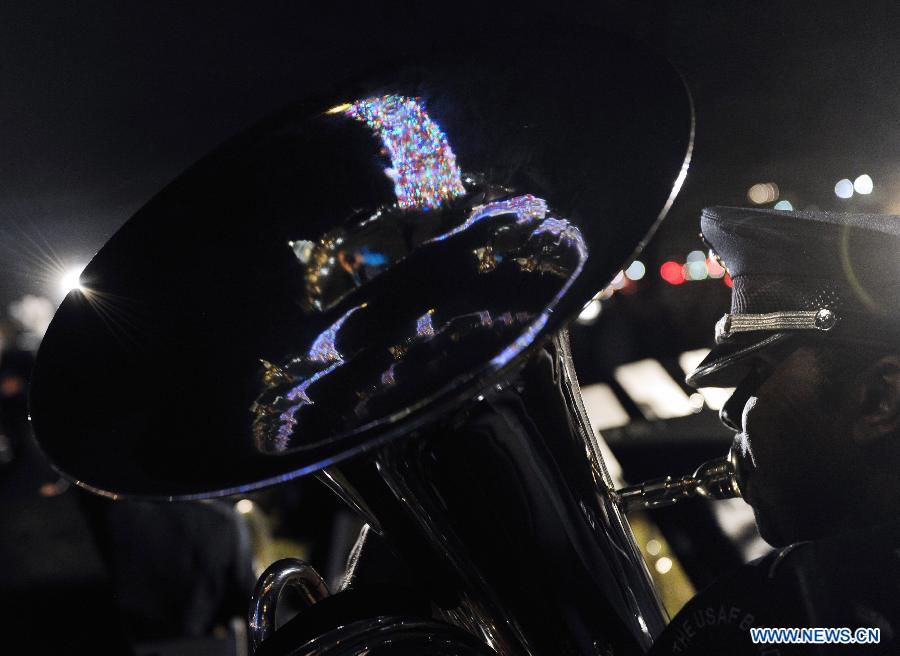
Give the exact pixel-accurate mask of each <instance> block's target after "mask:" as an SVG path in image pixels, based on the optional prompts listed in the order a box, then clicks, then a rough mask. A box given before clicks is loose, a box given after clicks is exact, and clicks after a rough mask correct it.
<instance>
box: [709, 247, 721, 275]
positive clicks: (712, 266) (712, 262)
mask: <svg viewBox="0 0 900 656" xmlns="http://www.w3.org/2000/svg"><path fill="white" fill-rule="evenodd" d="M706 270H707V271H708V272H709V277H710V278H721V277H722V276H724V275H725V267H723V266H722V265H721V264H719V260H717V259H716V258H715V256H714V255H713V254H712V251H710V253H709V257H708V258H707V260H706Z"/></svg>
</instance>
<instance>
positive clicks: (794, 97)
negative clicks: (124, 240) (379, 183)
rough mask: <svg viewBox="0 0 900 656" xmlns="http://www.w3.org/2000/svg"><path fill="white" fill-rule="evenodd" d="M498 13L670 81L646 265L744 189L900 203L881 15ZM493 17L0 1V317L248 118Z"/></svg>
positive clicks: (830, 201)
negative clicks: (650, 66) (681, 131)
mask: <svg viewBox="0 0 900 656" xmlns="http://www.w3.org/2000/svg"><path fill="white" fill-rule="evenodd" d="M511 7H514V8H511V9H509V10H508V11H511V12H515V13H516V14H517V15H519V17H521V16H523V15H525V16H527V15H529V14H531V13H533V14H534V15H535V16H539V17H540V16H544V15H546V14H552V15H553V16H554V17H555V18H556V19H557V20H559V19H563V20H572V21H575V22H580V23H591V24H598V25H612V26H614V27H616V26H617V27H618V28H619V29H622V30H623V31H626V32H631V33H633V34H635V35H637V36H639V37H640V38H642V39H644V40H646V41H648V42H650V43H651V44H653V45H654V46H656V47H657V48H659V49H661V50H663V51H664V52H666V53H668V54H669V56H670V57H671V58H672V60H673V61H674V62H675V63H676V65H677V66H678V67H679V68H680V69H681V71H682V72H683V74H684V75H685V77H686V79H687V81H688V83H689V86H690V87H691V89H692V91H693V94H694V97H695V102H696V105H697V143H696V151H695V157H694V162H693V165H692V169H691V171H690V174H689V176H688V179H687V183H686V185H685V187H684V190H683V192H682V194H681V196H680V198H679V200H678V201H677V202H676V205H675V207H674V208H673V211H672V213H671V215H670V217H669V219H668V220H667V222H666V224H664V227H663V229H662V230H661V232H660V234H659V235H658V238H657V239H656V240H654V242H653V243H652V244H651V247H650V249H649V252H648V254H647V259H648V261H649V262H658V261H660V260H661V258H664V257H668V256H670V255H674V256H680V257H683V255H684V253H686V252H687V250H690V249H691V248H693V247H694V246H695V245H696V242H695V235H696V226H697V216H698V213H699V210H700V208H701V207H703V206H704V205H708V204H716V203H731V204H735V203H744V202H746V200H745V197H744V194H745V193H746V190H747V188H748V187H749V186H750V185H751V184H752V183H754V182H759V181H766V180H775V181H776V182H778V184H779V185H780V186H781V189H782V192H783V196H784V197H787V198H789V199H790V200H792V201H793V202H794V204H795V206H796V207H798V208H802V207H804V206H806V205H809V204H816V205H818V206H819V207H822V208H823V209H837V208H838V207H840V206H839V205H838V203H839V202H840V201H837V200H836V199H835V197H834V194H833V192H832V189H833V186H834V183H835V181H836V180H837V179H839V178H842V177H850V178H851V179H852V178H853V177H855V176H856V175H858V174H860V173H863V172H868V173H870V174H871V175H872V177H873V178H874V179H875V184H876V191H875V193H874V194H872V196H871V197H868V198H866V199H863V201H859V200H854V201H851V202H850V204H846V205H843V207H855V208H857V209H859V208H870V209H874V210H881V211H886V210H890V209H896V210H898V211H900V186H898V185H900V176H898V175H897V174H896V173H895V170H896V169H897V166H896V165H895V163H896V162H897V161H898V159H900V158H898V156H897V154H898V153H900V128H898V126H897V117H898V116H900V111H898V110H900V67H898V63H897V62H900V40H898V39H897V38H896V35H897V34H898V33H900V30H898V28H900V15H898V12H897V10H896V9H895V8H894V5H893V3H888V2H878V3H875V2H872V3H865V4H863V3H852V4H848V3H844V2H842V3H816V5H815V6H814V8H811V6H810V5H809V4H803V5H801V4H800V3H794V6H793V7H789V6H788V3H780V2H728V3H722V2H716V1H713V0H681V1H678V2H674V1H673V2H619V3H605V4H604V3H591V4H590V5H589V6H587V5H586V6H585V8H581V9H577V8H568V7H562V6H555V8H553V9H547V8H542V9H528V8H526V7H525V6H524V5H522V4H521V3H519V4H516V5H511ZM496 20H500V14H499V13H498V12H497V11H496V10H492V12H491V13H490V14H488V12H487V10H485V9H483V8H478V7H477V5H471V6H468V7H467V6H466V5H463V4H453V5H448V4H440V5H434V4H432V3H390V4H387V3H386V4H385V7H382V8H378V7H375V6H374V5H372V4H367V5H360V8H354V7H353V6H350V5H348V4H347V3H315V4H307V3H299V2H284V3H269V4H266V5H265V8H262V6H261V4H260V3H254V4H250V3H248V4H246V5H236V4H223V3H212V2H202V3H178V4H171V5H165V4H162V3H138V2H134V3H107V4H99V3H62V2H57V3H48V2H44V3H41V2H29V3H4V4H3V6H2V8H0V43H2V44H3V57H2V58H0V88H2V90H3V94H2V97H3V102H2V104H0V143H2V148H0V171H2V180H3V184H2V186H0V308H3V307H5V306H6V304H7V303H8V302H9V301H10V300H12V299H13V298H16V297H18V296H20V295H22V294H23V293H26V292H27V293H45V294H46V293H48V292H49V291H52V286H51V285H52V283H51V282H50V281H49V280H47V275H48V266H50V265H51V263H52V262H54V261H59V262H61V263H63V264H72V263H75V262H84V261H86V260H87V259H88V258H89V257H90V255H91V253H93V252H94V251H96V249H98V248H99V247H100V246H101V245H102V243H103V242H104V240H105V239H106V238H107V237H108V236H109V235H110V234H111V233H112V232H113V231H114V230H115V229H116V228H117V226H119V225H120V224H121V223H122V222H123V221H124V220H125V219H127V218H128V216H129V215H130V214H131V213H133V212H134V211H135V210H136V209H137V208H138V207H140V205H141V204H143V202H145V201H146V200H147V199H148V198H149V197H150V196H151V195H152V194H153V193H154V192H155V191H157V190H158V189H159V188H160V187H161V186H162V185H163V184H165V183H166V182H167V181H168V180H170V179H171V178H173V177H174V176H175V175H177V174H178V173H179V172H180V171H181V170H183V169H184V168H185V167H186V166H188V165H189V164H190V163H191V162H192V161H194V160H196V159H197V158H199V157H200V156H202V155H203V154H204V153H206V152H207V151H208V150H210V149H211V148H212V147H214V146H215V145H217V144H218V143H220V142H221V141H223V140H224V139H226V138H227V137H228V136H230V135H232V134H233V133H235V132H237V131H239V130H240V129H241V128H243V127H245V126H247V125H249V124H251V123H252V122H254V121H255V120H256V119H258V118H260V117H261V116H264V115H265V114H267V113H269V112H271V111H272V110H274V109H277V108H279V107H280V106H283V105H285V104H288V103H290V102H292V101H295V100H297V99H299V98H302V97H303V95H304V93H306V92H308V90H310V89H316V88H319V87H320V86H321V85H322V84H323V83H325V82H326V81H327V80H329V79H333V78H340V77H345V76H346V75H347V74H348V73H350V72H351V71H354V70H357V69H359V67H360V66H367V67H368V66H371V65H372V63H373V62H376V61H378V60H380V59H386V58H394V57H398V56H399V57H402V56H403V53H405V52H415V51H416V50H417V49H420V48H424V47H428V46H429V45H431V44H432V42H433V41H434V40H435V39H438V40H441V39H443V40H448V41H450V42H452V40H453V38H454V35H455V33H456V32H457V31H458V30H462V29H463V28H466V29H472V26H473V25H476V26H478V27H477V29H478V30H479V31H480V32H481V33H482V34H483V35H484V38H489V37H490V29H491V24H492V21H496ZM538 20H541V19H540V18H539V19H538ZM859 203H862V204H859ZM172 238H173V239H177V235H173V236H172ZM161 266H164V263H161ZM599 286H600V285H599V284H598V287H599ZM691 293H701V292H700V286H699V285H698V286H697V287H696V288H695V290H694V291H693V292H691Z"/></svg>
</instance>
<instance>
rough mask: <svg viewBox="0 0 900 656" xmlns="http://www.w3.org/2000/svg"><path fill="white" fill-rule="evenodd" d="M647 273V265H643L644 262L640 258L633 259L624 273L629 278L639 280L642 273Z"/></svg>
mask: <svg viewBox="0 0 900 656" xmlns="http://www.w3.org/2000/svg"><path fill="white" fill-rule="evenodd" d="M646 273H647V267H645V266H644V263H643V262H641V261H640V260H635V261H634V262H632V263H631V264H630V265H629V267H628V268H627V269H625V275H626V276H628V278H629V279H630V280H635V281H636V280H640V279H641V278H643V277H644V274H646Z"/></svg>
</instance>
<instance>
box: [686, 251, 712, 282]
mask: <svg viewBox="0 0 900 656" xmlns="http://www.w3.org/2000/svg"><path fill="white" fill-rule="evenodd" d="M701 255H702V253H701ZM707 276H709V271H707V270H706V257H704V258H703V259H702V260H694V261H693V262H688V263H687V264H685V265H684V278H685V280H706V278H707Z"/></svg>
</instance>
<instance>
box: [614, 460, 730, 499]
mask: <svg viewBox="0 0 900 656" xmlns="http://www.w3.org/2000/svg"><path fill="white" fill-rule="evenodd" d="M735 448H736V447H735V446H732V447H731V449H730V450H729V451H728V455H727V456H726V457H724V458H716V459H714V460H710V461H708V462H704V463H703V464H702V465H700V466H699V467H698V468H697V471H695V472H694V473H693V474H689V475H687V476H682V477H680V478H675V477H672V476H665V477H663V478H657V479H653V480H650V481H645V482H643V483H641V484H639V485H629V486H628V487H624V488H622V489H620V490H618V491H617V492H616V496H617V498H618V500H619V503H620V504H621V505H622V507H623V508H624V509H625V512H630V511H632V510H652V509H653V508H662V507H664V506H670V505H672V504H674V503H677V502H679V501H681V500H683V499H690V498H693V497H697V496H700V497H705V498H707V499H734V498H738V497H740V496H741V486H740V480H739V477H738V468H737V464H736V463H737V454H736V453H735Z"/></svg>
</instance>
